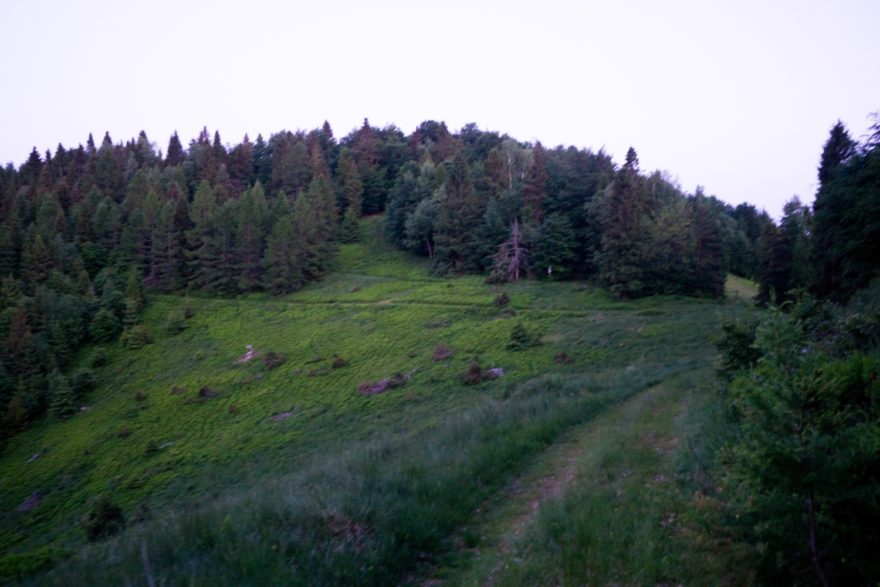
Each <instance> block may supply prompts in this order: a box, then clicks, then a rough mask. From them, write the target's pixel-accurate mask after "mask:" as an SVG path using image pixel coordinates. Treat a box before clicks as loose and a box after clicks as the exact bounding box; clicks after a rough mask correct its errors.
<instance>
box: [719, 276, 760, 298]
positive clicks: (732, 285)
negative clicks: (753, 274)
mask: <svg viewBox="0 0 880 587" xmlns="http://www.w3.org/2000/svg"><path fill="white" fill-rule="evenodd" d="M724 293H725V294H727V296H728V297H739V298H742V299H744V300H753V299H754V298H755V296H757V295H758V284H757V283H755V282H754V281H752V280H751V279H746V278H745V277H739V276H738V275H733V274H732V273H728V274H727V280H726V281H725V283H724Z"/></svg>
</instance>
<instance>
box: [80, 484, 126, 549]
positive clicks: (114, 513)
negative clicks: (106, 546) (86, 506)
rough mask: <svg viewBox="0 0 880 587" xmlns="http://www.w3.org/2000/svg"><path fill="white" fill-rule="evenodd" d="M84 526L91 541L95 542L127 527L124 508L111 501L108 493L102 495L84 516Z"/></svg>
mask: <svg viewBox="0 0 880 587" xmlns="http://www.w3.org/2000/svg"><path fill="white" fill-rule="evenodd" d="M82 527H83V530H85V532H86V538H88V540H89V542H95V541H96V540H100V539H101V538H106V537H108V536H112V535H113V534H116V533H117V532H119V531H120V530H122V529H123V528H125V516H124V515H123V514H122V508H120V507H119V506H118V505H116V504H115V503H113V502H112V501H110V498H109V497H107V496H106V495H102V496H100V497H99V498H98V500H97V502H96V503H95V506H94V508H93V509H92V511H90V512H89V513H88V514H86V515H85V516H84V517H83V519H82Z"/></svg>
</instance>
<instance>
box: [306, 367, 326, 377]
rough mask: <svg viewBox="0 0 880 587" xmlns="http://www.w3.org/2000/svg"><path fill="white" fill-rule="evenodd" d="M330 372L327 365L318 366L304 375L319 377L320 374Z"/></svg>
mask: <svg viewBox="0 0 880 587" xmlns="http://www.w3.org/2000/svg"><path fill="white" fill-rule="evenodd" d="M328 373H330V370H329V369H328V368H327V367H318V368H317V369H312V370H311V371H309V372H308V373H306V375H307V376H308V377H321V376H322V375H327V374H328Z"/></svg>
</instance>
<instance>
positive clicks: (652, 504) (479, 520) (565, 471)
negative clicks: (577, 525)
mask: <svg viewBox="0 0 880 587" xmlns="http://www.w3.org/2000/svg"><path fill="white" fill-rule="evenodd" d="M689 375H690V376H689ZM693 375H694V374H693V373H691V374H685V375H683V376H674V377H672V378H670V379H667V380H666V381H664V382H662V383H659V384H657V385H655V386H653V387H650V388H648V389H646V390H645V391H643V392H641V393H639V394H638V395H636V396H634V397H631V398H629V399H628V400H626V401H624V402H622V403H621V404H619V405H617V406H615V407H613V408H610V409H609V410H607V411H606V412H604V413H603V414H601V415H599V416H598V417H597V418H596V419H594V420H592V421H590V422H588V423H586V424H584V425H581V426H578V427H577V428H575V429H573V430H570V431H569V432H567V433H566V434H565V435H564V436H563V437H562V438H560V439H559V440H558V441H557V442H556V443H554V444H553V445H552V446H550V447H549V448H548V449H547V450H546V451H545V452H544V453H542V454H541V455H540V456H539V457H538V458H537V459H536V460H535V462H534V463H533V465H532V466H531V467H530V468H529V469H528V470H527V471H525V472H524V473H523V474H522V475H520V476H518V477H517V478H516V479H514V480H513V481H512V482H511V483H510V484H509V485H508V487H507V488H506V489H505V490H504V491H503V492H501V494H500V495H499V496H498V497H497V498H496V499H494V500H493V501H492V502H491V503H486V504H485V505H484V506H483V507H481V508H480V511H479V512H478V514H477V517H476V518H475V520H474V526H475V527H473V528H471V529H466V532H468V533H469V534H470V535H469V537H468V538H467V539H466V540H465V539H462V543H463V544H462V548H461V549H460V550H459V552H458V553H457V555H456V556H455V557H454V558H453V559H452V560H451V561H449V563H448V564H447V566H445V567H442V568H435V569H432V570H431V572H430V575H431V577H432V578H429V579H426V580H423V581H422V583H421V584H422V585H437V584H444V585H515V584H525V583H521V581H526V582H527V583H528V584H544V583H547V584H565V583H567V581H566V576H565V575H566V573H565V566H566V564H565V562H564V561H559V560H557V561H553V562H552V564H551V561H549V560H547V561H545V564H546V568H544V565H542V564H541V562H538V563H537V566H538V567H539V570H538V572H535V571H536V569H534V568H530V567H535V564H534V562H535V560H536V559H537V561H541V560H542V559H541V556H540V555H541V554H545V553H540V552H537V553H536V552H530V551H533V550H535V549H534V548H532V546H531V544H530V543H531V542H532V541H534V540H536V539H539V538H540V534H541V533H542V530H543V529H542V528H541V525H542V522H543V520H542V515H544V514H546V510H547V509H553V508H557V509H558V508H560V507H565V502H566V501H578V500H579V499H580V498H581V497H582V496H583V495H584V494H586V493H590V492H593V491H596V490H598V491H596V493H597V494H601V495H603V496H608V495H609V492H610V495H612V496H613V497H614V498H615V499H612V500H610V502H609V503H607V506H606V510H607V511H609V512H610V514H611V516H610V517H611V518H613V519H611V520H609V519H604V520H602V522H601V525H602V526H603V527H599V526H598V525H597V526H596V527H594V528H591V531H594V532H595V533H596V534H597V537H598V534H601V533H602V532H603V531H607V529H608V528H619V529H620V530H622V531H623V532H624V533H627V532H628V533H631V534H635V533H637V532H641V531H642V530H643V529H642V528H639V525H640V524H639V520H642V519H656V518H657V517H658V516H659V517H660V524H659V525H658V528H655V529H654V530H659V532H655V534H658V535H659V534H663V533H665V531H666V530H667V529H672V528H674V527H675V525H676V518H677V517H678V516H679V515H680V511H676V509H675V507H673V506H681V505H682V504H680V503H679V504H676V503H674V502H675V501H676V499H675V496H674V495H672V494H674V493H675V491H674V487H673V485H674V484H673V483H672V481H671V479H672V477H673V475H674V471H673V469H674V463H673V456H674V453H675V451H676V448H677V446H678V440H679V439H678V432H679V431H678V430H677V428H678V427H679V426H678V425H679V423H680V422H681V421H682V419H683V417H684V415H685V414H686V412H687V410H688V408H689V404H690V402H691V401H692V400H693V399H694V398H693V395H694V387H693V386H692V385H688V383H691V382H692V381H688V379H691V380H692V378H693ZM646 488H647V491H649V492H650V491H654V490H656V489H657V488H659V489H660V490H661V492H663V493H667V492H668V493H669V495H668V496H667V497H672V498H673V499H671V500H670V499H664V500H660V501H659V502H658V501H657V500H640V499H637V500H636V501H638V504H637V509H636V510H635V511H633V510H632V509H631V508H621V507H619V506H618V505H614V507H612V505H613V503H614V502H616V501H620V500H621V499H622V498H624V497H625V496H628V495H632V496H633V497H635V496H637V495H638V494H640V493H641V492H644V491H646ZM661 505H662V506H663V507H660V506H661ZM658 507H659V509H660V510H663V511H658ZM667 508H669V509H671V510H672V511H665V510H666V509H667ZM618 539H625V536H623V535H621V536H619V537H618ZM465 541H466V542H469V543H471V544H473V543H476V546H475V547H472V548H467V547H465V546H464V542H465ZM542 546H543V545H542ZM554 546H560V545H558V544H556V545H554ZM537 550H539V551H540V550H541V548H540V547H539V548H538V549H537ZM596 550H597V552H596V554H595V555H592V556H591V555H590V554H589V553H584V554H585V555H586V556H587V557H588V558H592V557H593V556H597V555H598V556H601V557H602V559H603V560H602V561H601V565H600V566H601V567H605V568H604V569H603V568H596V569H594V571H591V570H590V569H585V570H587V573H586V574H585V575H580V578H581V579H583V577H585V576H586V577H590V576H594V577H595V578H596V581H595V582H596V583H606V582H608V581H617V580H623V582H624V583H630V582H636V583H640V582H642V580H643V579H646V578H647V577H644V576H641V577H640V576H639V574H638V572H639V568H638V567H635V568H633V567H630V566H628V565H629V564H630V563H629V562H628V561H626V560H624V559H625V558H626V556H627V555H626V553H625V552H620V551H618V552H616V553H615V552H613V551H612V552H611V553H609V552H607V551H606V549H605V548H601V547H600V548H598V549H596ZM609 554H611V555H612V557H611V560H609V558H608V555H609ZM524 555H526V556H528V555H531V556H529V562H530V563H532V564H531V565H529V566H526V567H522V566H520V565H521V563H522V560H523V557H524ZM535 555H539V556H537V557H536V556H535ZM614 558H616V559H617V560H614ZM594 562H596V561H594ZM558 563H563V564H562V566H561V567H557V564H558ZM618 565H619V566H618ZM614 569H616V570H614ZM623 569H626V572H627V576H620V575H618V574H616V573H617V571H621V570H623ZM608 571H612V572H610V573H609V572H608ZM600 578H601V579H602V580H599V579H600ZM592 582H593V581H591V583H592Z"/></svg>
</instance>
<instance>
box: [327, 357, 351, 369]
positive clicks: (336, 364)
mask: <svg viewBox="0 0 880 587" xmlns="http://www.w3.org/2000/svg"><path fill="white" fill-rule="evenodd" d="M346 365H348V361H346V360H345V359H343V358H342V357H340V356H339V355H333V362H332V363H331V364H330V367H331V368H333V369H341V368H342V367H345V366H346Z"/></svg>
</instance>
